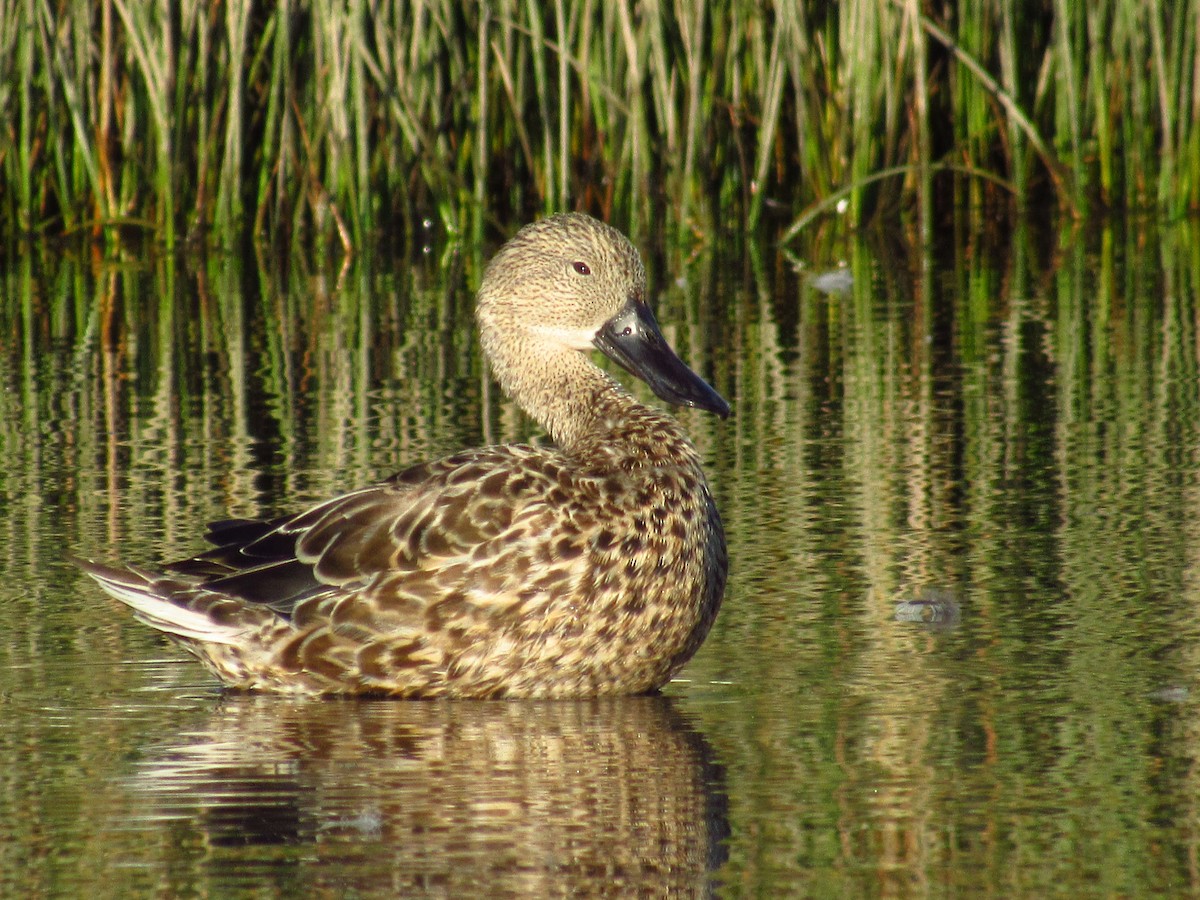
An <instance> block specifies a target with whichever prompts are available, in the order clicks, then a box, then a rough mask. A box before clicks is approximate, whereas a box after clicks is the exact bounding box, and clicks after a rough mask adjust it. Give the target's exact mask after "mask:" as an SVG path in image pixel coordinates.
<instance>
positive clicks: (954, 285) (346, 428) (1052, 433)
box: [0, 224, 1200, 896]
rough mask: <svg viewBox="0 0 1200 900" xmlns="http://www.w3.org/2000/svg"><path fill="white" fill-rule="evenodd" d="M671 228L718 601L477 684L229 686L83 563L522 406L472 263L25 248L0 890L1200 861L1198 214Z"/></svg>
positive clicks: (588, 879) (1144, 876)
mask: <svg viewBox="0 0 1200 900" xmlns="http://www.w3.org/2000/svg"><path fill="white" fill-rule="evenodd" d="M648 260H649V262H650V267H651V269H652V270H653V276H654V277H653V280H654V282H655V284H656V285H657V298H656V301H657V304H658V306H659V309H660V315H659V318H660V320H661V321H662V322H663V324H664V329H665V331H666V332H667V334H668V336H669V337H670V338H671V339H672V340H673V341H674V342H675V343H676V345H677V346H679V347H680V349H681V352H682V354H683V356H684V357H685V358H686V359H688V360H689V361H690V362H691V363H692V364H693V365H695V366H696V367H697V368H698V369H699V370H700V371H702V372H705V373H706V374H707V375H708V376H709V377H710V378H711V379H712V380H713V381H714V382H715V384H716V386H717V387H718V388H719V389H720V390H721V391H722V392H723V393H724V394H725V395H726V396H727V397H730V399H731V400H732V401H733V402H734V406H735V417H734V418H733V419H731V420H730V421H729V422H719V421H717V420H715V419H713V418H712V417H708V416H704V415H703V414H695V413H690V412H683V413H681V417H682V418H683V419H684V420H685V422H686V423H687V425H688V427H689V429H690V430H691V431H692V433H693V435H694V436H695V439H696V442H697V444H698V445H699V446H700V448H701V449H702V451H703V452H704V454H705V456H706V457H707V459H708V464H709V468H710V472H711V480H712V482H713V484H714V488H715V491H716V493H717V496H718V502H719V503H720V506H721V509H722V513H723V516H724V518H725V521H726V526H727V529H728V532H729V541H730V551H731V559H732V566H733V571H732V575H731V580H730V590H729V595H728V598H727V600H726V605H725V607H724V609H723V611H722V614H721V617H720V619H719V621H718V623H717V625H716V628H715V630H714V632H713V634H712V636H711V638H710V639H709V641H708V643H707V644H706V645H705V647H704V648H703V649H702V651H701V653H700V654H699V655H698V656H697V658H696V659H695V660H694V661H693V663H692V664H691V665H690V666H689V667H688V668H687V669H686V670H685V672H684V673H683V679H682V680H681V681H680V682H679V683H677V684H674V685H672V686H671V688H670V690H669V691H668V694H669V697H668V698H667V699H666V700H645V699H640V700H638V699H635V700H627V701H620V702H614V703H608V704H557V705H556V704H550V705H539V704H497V705H494V706H489V705H487V704H482V705H480V704H463V705H455V704H380V703H347V702H332V703H316V704H311V703H310V704H297V703H293V702H284V701H280V700H276V699H273V698H245V697H230V696H223V695H221V694H220V692H218V691H217V690H216V689H215V688H214V686H213V685H212V682H211V680H210V679H209V678H208V677H207V676H206V675H205V674H204V672H203V671H202V670H200V668H199V667H198V666H196V665H195V664H194V663H193V662H192V661H190V660H189V659H188V658H187V657H186V656H185V655H183V654H182V653H180V652H178V651H176V650H175V649H174V648H172V647H170V646H169V645H168V644H166V643H164V642H163V641H162V640H161V639H160V638H158V637H157V636H155V635H153V634H152V633H150V631H149V630H148V629H146V628H145V627H144V626H141V625H138V624H137V623H136V622H134V621H132V619H131V618H130V617H129V616H128V615H127V614H126V613H125V612H124V611H123V610H121V609H118V608H117V607H116V605H115V604H112V603H109V602H108V601H107V600H105V599H104V598H103V597H102V596H101V595H99V593H98V592H97V591H96V590H95V589H94V588H93V587H92V586H90V585H89V584H86V583H85V582H84V580H83V579H82V578H81V577H80V576H79V574H78V573H77V572H76V571H75V570H74V569H73V567H72V566H71V565H70V564H69V563H68V562H67V560H66V555H67V554H68V553H77V554H80V555H90V556H102V557H103V556H112V555H115V554H120V555H121V556H124V557H126V558H128V559H132V560H153V559H155V558H158V557H162V556H171V555H179V554H185V553H188V552H191V551H194V550H196V549H197V548H198V546H199V544H198V537H197V536H198V535H199V534H200V533H201V527H202V525H203V523H204V522H205V521H207V520H209V519H213V518H220V517H223V516H226V515H231V514H232V515H239V516H246V515H262V514H268V513H272V512H280V511H285V510H287V509H290V508H294V507H295V506H298V505H300V504H301V503H303V502H305V501H308V500H313V499H317V498H320V497H324V496H328V495H329V494H331V493H333V492H336V491H339V490H343V489H346V488H348V487H351V486H353V485H356V484H360V483H363V482H366V481H369V480H372V479H375V478H378V477H382V476H383V475H386V474H388V473H389V472H391V471H392V470H394V469H395V468H397V467H399V466H401V465H403V464H405V463H408V462H411V461H414V460H416V459H419V458H422V457H426V456H429V455H434V454H439V453H444V452H448V451H450V450H452V449H455V448H458V447H461V446H464V445H470V444H477V443H480V442H484V441H490V440H507V439H510V438H514V437H520V436H524V435H526V434H527V433H528V430H529V426H528V423H527V422H525V421H524V420H523V418H522V416H521V415H520V414H519V413H518V412H517V411H516V410H515V409H514V408H512V406H511V405H510V404H508V403H507V402H506V401H504V400H503V398H501V397H499V396H498V394H497V391H496V390H495V389H494V387H492V386H490V385H489V383H488V380H487V378H486V377H485V375H484V372H483V370H482V367H481V364H480V360H479V356H478V353H477V350H476V347H475V345H474V335H473V330H472V328H471V326H470V312H471V298H470V290H469V286H471V285H474V284H475V283H477V278H478V272H479V266H480V262H481V260H480V259H479V258H478V257H474V256H459V255H456V254H454V253H453V252H447V253H446V254H445V255H444V256H442V257H436V258H435V257H429V258H422V259H420V260H417V261H414V262H412V263H405V262H394V261H377V262H374V263H363V262H360V263H355V264H354V265H352V266H350V267H349V268H348V269H347V271H346V272H344V273H341V274H339V273H337V272H311V271H307V270H306V269H305V268H304V267H303V264H302V263H301V262H295V261H294V262H292V263H291V264H290V265H289V266H282V265H279V266H275V267H272V266H264V265H259V264H257V263H256V262H254V261H253V260H240V259H233V258H227V257H226V258H218V259H204V260H192V259H180V260H177V261H158V262H151V263H144V262H141V261H139V260H137V259H135V258H133V257H132V256H131V257H129V258H113V259H102V260H97V259H95V258H92V257H89V256H72V255H70V254H67V255H65V256H64V255H56V254H51V253H50V252H49V251H43V250H40V249H36V248H30V249H29V250H28V251H27V252H25V253H24V254H23V255H21V256H19V257H17V258H14V259H10V260H8V261H7V263H6V267H5V270H4V273H3V276H2V277H3V282H2V283H3V290H4V301H3V303H2V304H0V559H3V565H4V571H5V578H4V580H3V583H2V584H0V604H2V606H3V609H4V613H5V623H6V627H5V628H4V629H3V630H2V631H0V715H2V716H3V719H4V723H5V727H4V728H3V729H0V894H5V895H7V894H13V893H21V894H25V895H30V894H32V895H38V894H40V895H70V894H74V893H78V892H79V891H80V890H81V888H82V887H83V886H84V885H88V884H92V883H95V882H96V881H97V879H98V878H100V877H103V879H104V884H105V885H106V886H107V887H106V890H107V889H109V888H111V891H112V893H113V894H114V895H115V894H128V893H140V894H145V893H149V892H158V893H164V892H165V893H169V894H182V895H188V894H197V893H208V894H218V895H225V894H234V895H236V894H238V893H258V894H261V895H273V894H278V895H285V894H286V895H293V894H296V893H304V892H312V893H321V892H330V891H335V890H336V891H343V892H344V891H351V892H355V891H357V892H360V893H372V892H384V891H387V892H392V893H395V892H399V893H403V894H413V893H416V894H434V895H439V896H457V895H462V894H464V893H472V892H476V891H478V890H481V889H483V888H491V889H492V890H493V892H494V893H493V895H496V894H505V893H508V894H514V895H555V894H566V893H589V892H595V893H605V892H608V893H610V894H611V892H612V891H613V890H617V891H618V892H620V893H625V894H635V893H642V894H646V895H661V894H663V893H665V892H668V891H674V892H677V893H680V894H684V895H688V894H701V895H702V894H705V893H709V892H716V893H721V894H726V895H731V896H745V895H753V896H759V895H779V894H787V893H791V894H793V895H801V896H803V895H808V896H844V895H879V894H886V895H893V894H901V895H905V894H917V895H920V894H928V893H934V894H942V893H970V894H974V893H982V892H987V893H991V894H994V895H1002V896H1021V895H1024V896H1047V895H1069V896H1080V895H1104V896H1109V895H1122V896H1161V895H1163V894H1185V893H1196V892H1200V871H1197V868H1198V867H1200V861H1198V850H1200V842H1198V835H1200V822H1198V817H1197V810H1196V805H1197V803H1196V798H1197V797H1200V773H1198V772H1197V771H1196V765H1195V762H1194V753H1193V747H1194V746H1196V745H1197V741H1198V740H1200V733H1198V732H1200V729H1198V728H1197V721H1198V719H1200V716H1198V715H1197V703H1196V696H1197V695H1196V677H1195V672H1196V671H1197V665H1198V664H1200V627H1198V624H1197V623H1198V622H1200V495H1198V485H1200V478H1198V474H1200V459H1198V456H1200V373H1198V371H1197V366H1198V363H1200V332H1198V330H1197V321H1198V318H1197V317H1198V315H1200V308H1198V305H1197V293H1198V285H1200V231H1197V229H1196V228H1195V227H1194V226H1190V225H1185V226H1180V227H1176V228H1172V229H1169V230H1158V229H1154V228H1150V227H1148V226H1146V227H1142V226H1135V225H1124V224H1123V225H1119V226H1113V227H1112V228H1109V229H1107V230H1099V231H1097V232H1095V233H1082V234H1075V233H1061V234H1060V233H1053V232H1047V231H1045V230H1040V229H1026V228H1019V229H1017V230H1016V231H1015V232H1013V233H1011V234H1005V235H1003V236H1002V237H1001V238H992V239H989V240H980V239H976V238H974V237H973V236H971V235H960V234H952V235H949V236H947V237H946V238H945V239H944V240H943V241H942V243H940V244H939V245H937V246H935V247H932V248H929V249H928V251H927V252H926V253H925V254H923V255H920V254H918V255H911V254H909V255H906V254H905V253H903V252H897V251H896V250H895V248H893V247H890V246H886V245H883V244H881V243H880V242H874V241H871V240H866V239H864V240H851V239H848V238H844V237H841V236H838V235H835V234H828V235H826V234H820V233H817V234H814V235H813V236H812V237H811V238H809V244H808V245H806V246H804V247H802V248H794V251H793V255H792V256H791V257H788V256H784V255H780V254H777V253H776V252H775V250H774V249H772V248H768V247H758V246H747V247H743V246H734V245H733V244H731V245H730V246H729V247H728V248H726V249H725V250H723V251H722V252H706V251H701V252H698V253H696V254H693V255H688V256H686V257H680V256H679V255H678V254H673V253H670V252H662V251H654V252H651V253H650V254H648ZM839 263H843V264H844V266H845V273H846V275H847V276H848V277H844V278H840V279H827V280H820V281H816V280H814V279H813V277H812V276H813V275H814V274H817V273H820V272H825V271H827V270H829V269H831V268H834V267H835V266H836V265H837V264H839ZM830 286H831V287H832V288H834V289H835V290H834V291H833V292H827V291H826V290H823V289H822V288H823V287H830ZM922 604H924V606H922ZM930 609H932V610H933V612H932V613H928V612H927V611H928V610H930ZM943 609H950V610H953V615H945V616H943V615H942V613H941V612H940V610H943ZM914 610H916V612H915V613H914V612H913V611H914ZM923 617H924V618H925V619H929V620H930V621H921V620H922V618H923ZM913 619H916V620H917V621H912V620H913ZM101 873H102V875H101Z"/></svg>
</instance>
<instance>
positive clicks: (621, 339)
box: [476, 213, 729, 418]
mask: <svg viewBox="0 0 1200 900" xmlns="http://www.w3.org/2000/svg"><path fill="white" fill-rule="evenodd" d="M476 317H477V319H478V321H479V327H480V333H481V339H482V342H483V348H484V352H485V353H486V354H487V356H488V358H489V359H490V360H491V361H492V365H493V367H494V369H495V371H496V374H497V376H498V377H499V378H500V381H501V383H502V384H503V385H504V386H505V388H506V390H509V391H510V392H512V390H513V387H515V381H516V380H517V376H518V374H519V373H518V371H517V370H529V371H528V372H527V374H528V375H530V376H532V377H537V373H536V370H537V369H538V368H540V366H541V364H542V362H543V360H546V359H549V358H552V357H554V356H555V355H558V354H562V353H564V352H575V351H590V350H599V351H601V352H602V353H604V354H605V355H606V356H608V357H609V358H610V359H612V360H614V361H615V362H617V363H619V364H620V365H621V366H622V367H624V368H625V369H626V370H628V371H629V372H630V373H632V374H633V375H636V376H637V377H638V378H641V379H642V380H643V381H645V382H646V383H647V384H648V385H649V386H650V389H651V390H653V391H654V393H655V394H657V395H658V396H659V397H661V398H662V399H663V400H665V401H667V402H668V403H675V404H679V405H681V406H693V407H696V408H698V409H705V410H708V411H709V412H713V413H716V414H717V415H719V416H721V417H722V418H725V417H726V416H728V415H729V404H728V403H726V402H725V400H724V398H723V397H721V395H720V394H718V393H717V392H716V391H715V390H713V389H712V388H711V387H710V386H709V385H708V383H707V382H705V381H704V379H702V378H701V377H700V376H699V375H697V374H696V373H695V372H693V371H692V370H691V369H689V368H688V367H687V365H686V364H685V363H684V362H683V360H681V359H680V358H679V357H678V356H677V355H676V354H675V351H674V350H672V349H671V346H670V345H669V344H668V343H667V341H666V339H665V338H664V337H663V335H662V332H661V331H660V330H659V327H658V323H657V322H656V321H655V319H654V314H653V312H651V310H650V307H649V305H648V304H647V302H646V270H645V268H644V267H643V265H642V260H641V257H639V256H638V252H637V250H636V249H634V246H633V245H632V244H631V243H630V242H629V240H628V239H627V238H626V237H625V236H624V235H623V234H621V232H619V231H617V230H616V229H615V228H612V227H610V226H608V225H605V224H604V223H603V222H599V221H597V220H596V219H593V218H592V217H591V216H587V215H583V214H582V213H565V214H562V215H557V216H551V217H549V218H547V219H542V220H540V221H537V222H534V223H533V224H531V225H526V226H525V227H524V228H522V229H521V230H520V231H519V232H517V234H516V235H515V236H514V237H513V238H512V240H510V241H509V242H508V243H507V244H505V245H504V246H503V247H502V248H501V249H500V251H499V252H498V253H497V254H496V255H495V257H493V259H492V261H491V263H489V264H488V267H487V270H486V271H485V272H484V275H483V282H482V283H481V284H480V287H479V302H478V306H477V308H476ZM518 399H520V398H518Z"/></svg>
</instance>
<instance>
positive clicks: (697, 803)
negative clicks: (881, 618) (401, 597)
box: [133, 694, 729, 897]
mask: <svg viewBox="0 0 1200 900" xmlns="http://www.w3.org/2000/svg"><path fill="white" fill-rule="evenodd" d="M148 757H149V758H148V759H147V760H146V761H144V762H143V763H142V764H140V766H139V768H138V770H137V773H136V775H135V780H134V785H133V787H134V796H135V797H137V798H139V809H140V815H142V816H146V815H151V816H152V817H153V819H154V821H155V822H156V823H157V826H158V827H163V824H164V820H165V822H166V823H169V825H168V827H169V828H170V830H171V832H172V834H173V839H172V840H171V841H169V842H161V844H156V846H159V847H161V849H160V850H159V851H156V852H162V853H167V854H170V855H171V857H172V858H171V859H170V860H169V863H170V866H169V868H170V870H171V871H172V872H174V873H176V879H177V881H178V884H177V887H179V888H180V889H184V888H186V889H187V890H188V891H192V890H196V891H199V892H200V893H207V892H209V891H211V892H214V893H218V894H220V893H223V891H224V889H226V888H231V887H232V886H234V885H236V884H239V883H241V882H242V881H244V880H245V878H246V877H247V860H248V859H253V866H252V868H253V878H254V882H253V883H254V884H256V885H257V886H258V887H260V888H261V887H262V886H263V882H264V879H268V880H269V879H271V878H277V879H280V880H281V884H282V885H283V886H286V884H284V883H283V882H284V881H286V882H287V883H291V882H293V881H295V880H296V879H297V878H300V879H302V883H303V886H304V889H305V891H306V892H307V893H313V892H316V893H321V891H322V888H324V889H326V890H329V891H331V892H332V891H334V889H335V888H337V891H338V892H339V893H345V891H346V890H351V891H357V892H360V893H363V894H365V895H374V894H375V893H377V892H380V891H382V890H387V891H388V892H389V894H392V895H400V896H408V895H409V894H410V893H411V892H413V891H416V890H418V889H420V890H429V889H430V887H435V888H436V890H435V893H437V894H438V895H439V896H481V895H482V894H481V893H480V892H485V893H486V894H487V895H488V896H524V897H539V896H591V895H595V896H621V897H632V896H654V897H662V896H706V895H709V894H711V893H713V892H714V891H715V886H716V882H715V876H714V873H715V872H716V870H717V869H719V867H720V866H721V865H722V864H723V863H724V861H725V858H726V853H727V849H726V840H727V838H728V836H729V826H728V818H727V800H726V795H725V788H724V778H723V773H722V771H721V769H720V768H719V767H718V766H717V765H716V764H715V763H714V762H713V754H712V751H711V748H710V747H709V745H708V743H707V741H706V740H705V739H704V737H703V735H702V734H701V733H699V732H698V731H697V730H696V729H695V728H693V726H692V725H691V723H690V722H689V720H688V719H687V718H686V717H685V716H684V715H683V714H681V713H680V711H679V710H678V709H677V708H676V707H675V705H674V704H673V702H672V701H671V699H670V698H666V697H625V698H620V697H617V698H601V699H597V700H588V701H581V702H578V703H559V702H534V703H522V704H510V703H472V702H462V703H388V702H382V701H376V702H354V703H350V702H327V703H318V704H313V703H296V702H286V701H283V702H281V701H279V700H278V699H275V700H273V701H271V698H266V697H261V696H254V695H247V694H230V695H227V696H226V698H225V699H224V701H223V702H222V703H221V704H220V705H219V706H218V707H217V708H216V709H215V710H214V711H213V713H212V715H211V717H210V720H209V722H208V723H207V725H206V726H204V727H202V728H200V729H198V730H196V731H193V732H191V733H189V734H187V735H186V738H185V739H184V740H182V741H181V742H180V743H178V744H177V745H173V746H166V747H163V748H158V749H154V748H152V749H151V750H150V751H149V754H148ZM135 818H136V817H135ZM138 827H142V826H138ZM297 846H301V847H303V848H305V849H304V850H303V852H302V853H300V854H299V855H297V852H296V850H295V849H289V848H295V847H297ZM247 854H250V855H249V856H248V855H247ZM270 873H274V874H273V875H272V874H270Z"/></svg>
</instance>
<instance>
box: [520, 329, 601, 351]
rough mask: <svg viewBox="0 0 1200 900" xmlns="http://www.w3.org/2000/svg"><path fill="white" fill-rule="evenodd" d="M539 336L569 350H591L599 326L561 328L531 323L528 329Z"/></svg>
mask: <svg viewBox="0 0 1200 900" xmlns="http://www.w3.org/2000/svg"><path fill="white" fill-rule="evenodd" d="M529 330H530V331H531V332H533V333H534V334H536V335H538V336H539V337H544V338H547V339H549V340H551V341H553V342H554V343H556V344H558V345H560V346H562V347H566V348H568V349H570V350H593V349H595V345H594V344H593V343H592V341H593V340H595V338H596V333H597V332H598V331H599V330H600V329H599V328H561V327H558V326H556V325H533V326H531V327H530V329H529Z"/></svg>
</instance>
